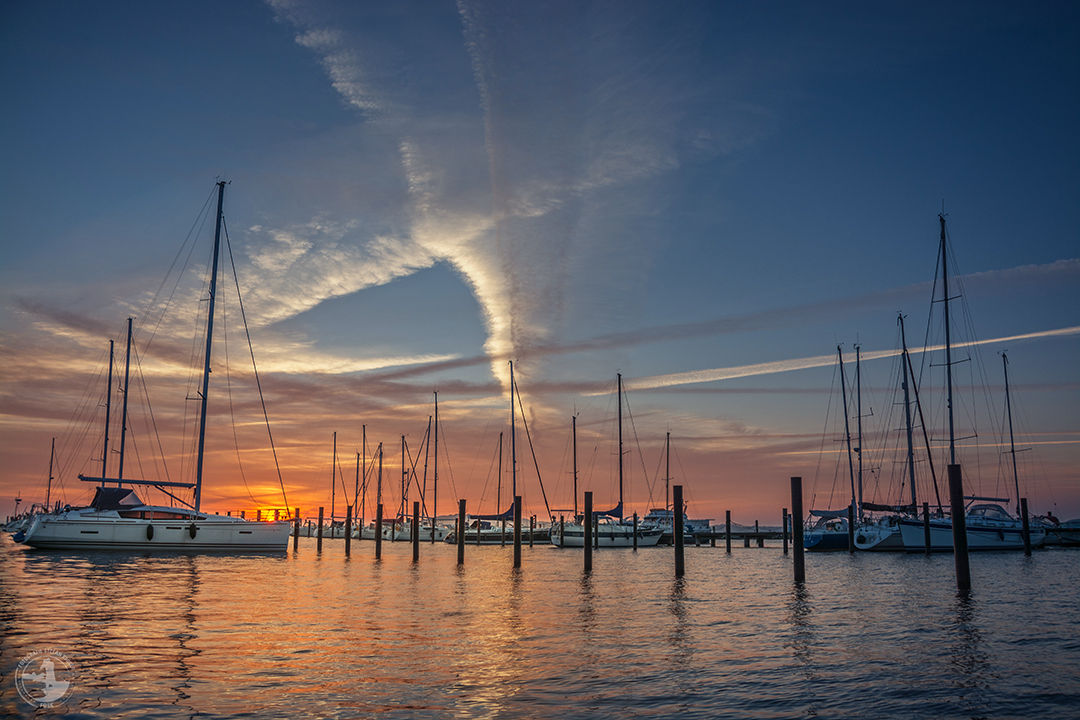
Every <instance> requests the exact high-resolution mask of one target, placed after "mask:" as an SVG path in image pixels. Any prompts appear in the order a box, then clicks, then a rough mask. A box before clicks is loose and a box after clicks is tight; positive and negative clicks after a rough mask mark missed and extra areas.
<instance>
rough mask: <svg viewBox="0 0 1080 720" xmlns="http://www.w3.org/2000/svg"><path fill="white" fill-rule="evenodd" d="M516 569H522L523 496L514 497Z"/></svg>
mask: <svg viewBox="0 0 1080 720" xmlns="http://www.w3.org/2000/svg"><path fill="white" fill-rule="evenodd" d="M514 567H516V568H519V567H521V496H520V495H515V496H514Z"/></svg>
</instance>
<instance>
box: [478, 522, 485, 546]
mask: <svg viewBox="0 0 1080 720" xmlns="http://www.w3.org/2000/svg"><path fill="white" fill-rule="evenodd" d="M483 524H484V523H482V522H480V520H479V519H477V521H476V544H477V545H479V544H480V531H481V530H482V529H483V527H482V526H483Z"/></svg>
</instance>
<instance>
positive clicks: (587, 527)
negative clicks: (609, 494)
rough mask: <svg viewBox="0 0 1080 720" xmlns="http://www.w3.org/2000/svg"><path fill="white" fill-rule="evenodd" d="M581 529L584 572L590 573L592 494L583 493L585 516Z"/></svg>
mask: <svg viewBox="0 0 1080 720" xmlns="http://www.w3.org/2000/svg"><path fill="white" fill-rule="evenodd" d="M581 528H582V530H584V532H585V535H584V538H583V540H584V545H585V572H592V492H591V491H589V492H586V493H585V516H584V517H583V518H582V522H581Z"/></svg>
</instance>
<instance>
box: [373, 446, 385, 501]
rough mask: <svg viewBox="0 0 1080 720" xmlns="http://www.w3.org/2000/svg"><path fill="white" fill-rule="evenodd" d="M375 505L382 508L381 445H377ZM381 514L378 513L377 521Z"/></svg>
mask: <svg viewBox="0 0 1080 720" xmlns="http://www.w3.org/2000/svg"><path fill="white" fill-rule="evenodd" d="M375 505H376V506H377V507H379V508H381V507H382V443H379V483H378V489H377V491H376V495H375ZM382 516H383V513H381V512H380V513H379V517H378V518H376V519H377V520H381V519H382Z"/></svg>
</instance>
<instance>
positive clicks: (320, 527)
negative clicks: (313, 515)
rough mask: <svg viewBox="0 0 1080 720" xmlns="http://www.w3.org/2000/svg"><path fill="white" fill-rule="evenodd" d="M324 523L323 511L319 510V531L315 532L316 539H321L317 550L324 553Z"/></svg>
mask: <svg viewBox="0 0 1080 720" xmlns="http://www.w3.org/2000/svg"><path fill="white" fill-rule="evenodd" d="M322 521H323V509H322V508H319V529H318V530H317V531H315V535H316V537H318V538H319V541H318V543H316V545H315V549H316V551H318V552H322Z"/></svg>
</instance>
